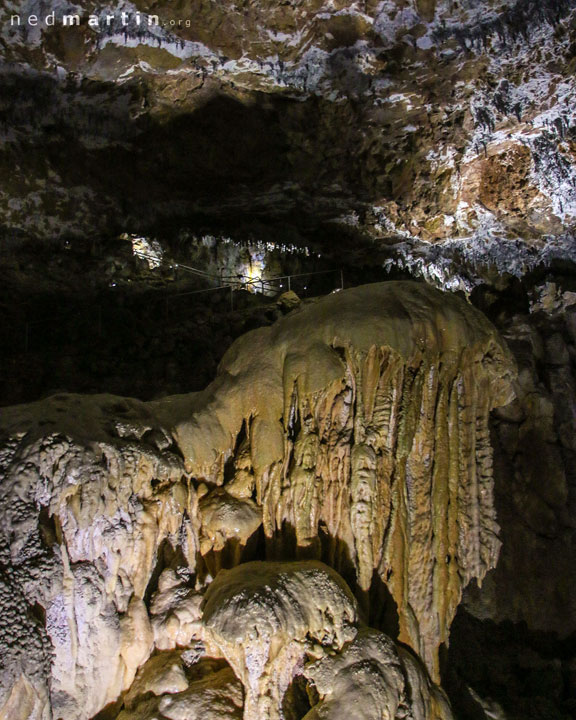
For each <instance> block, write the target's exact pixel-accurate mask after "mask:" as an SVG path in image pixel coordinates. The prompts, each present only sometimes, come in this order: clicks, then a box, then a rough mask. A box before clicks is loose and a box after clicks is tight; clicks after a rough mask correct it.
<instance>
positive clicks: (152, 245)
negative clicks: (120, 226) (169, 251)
mask: <svg viewBox="0 0 576 720" xmlns="http://www.w3.org/2000/svg"><path fill="white" fill-rule="evenodd" d="M121 237H122V239H123V240H130V242H131V243H132V252H133V254H134V255H136V257H139V258H142V260H146V262H147V263H148V267H149V268H150V270H154V269H155V268H158V267H160V265H161V264H162V257H163V255H164V251H163V250H162V246H161V245H160V243H159V242H158V241H157V240H148V238H145V237H138V236H137V235H128V234H127V233H124V235H122V236H121Z"/></svg>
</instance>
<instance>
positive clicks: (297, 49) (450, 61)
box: [0, 0, 576, 252]
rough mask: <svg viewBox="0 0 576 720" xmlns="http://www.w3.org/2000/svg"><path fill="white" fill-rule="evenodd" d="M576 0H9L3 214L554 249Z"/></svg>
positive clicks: (562, 190)
mask: <svg viewBox="0 0 576 720" xmlns="http://www.w3.org/2000/svg"><path fill="white" fill-rule="evenodd" d="M573 6H574V4H573V2H571V0H544V1H543V2H540V3H535V2H532V1H531V0H515V1H512V0H506V2H503V3H496V2H493V1H492V0H490V2H483V3H475V2H461V3H458V5H456V4H455V3H452V2H448V1H447V0H439V1H438V2H419V1H416V0H411V1H410V2H407V3H404V2H399V1H396V0H388V1H387V2H371V1H370V2H362V3H360V2H354V3H344V2H326V3H324V2H317V1H316V0H307V1H305V2H300V1H298V2H289V3H286V4H282V5H278V4H277V3H275V2H267V1H264V2H258V3H244V2H242V3H233V2H230V3H204V2H196V1H192V0H190V1H187V2H178V3H173V2H170V3H168V2H162V0H159V1H157V2H140V1H138V2H134V3H126V2H122V3H111V4H109V5H106V6H105V5H104V4H102V3H100V2H94V3H91V4H90V6H89V7H85V8H84V9H83V10H81V9H80V8H78V7H76V6H74V5H73V4H72V3H69V2H67V0H59V2H58V3H57V4H56V7H55V10H56V22H55V26H54V27H45V26H44V24H43V22H42V21H41V22H40V23H39V25H38V27H36V28H32V27H29V26H26V23H25V22H23V24H22V25H21V26H20V27H10V24H9V22H7V21H8V13H9V12H10V13H12V12H14V13H16V12H19V13H20V14H21V15H22V16H23V18H24V19H25V18H26V17H27V16H28V15H29V14H31V13H36V14H37V15H38V16H39V17H40V18H44V16H45V15H46V12H45V10H44V7H45V6H44V5H43V3H40V2H34V1H29V0H26V2H24V1H23V0H22V1H20V2H12V3H10V7H9V8H6V10H5V23H4V25H3V28H2V32H1V34H0V43H1V52H2V55H3V58H4V60H5V63H6V66H5V70H4V72H3V73H2V76H1V78H0V83H1V85H2V87H3V89H4V94H5V96H6V97H7V98H9V99H10V105H9V106H7V107H5V108H4V130H3V132H4V137H5V139H6V144H5V147H4V148H3V151H2V153H1V154H0V166H1V167H5V168H6V169H7V170H8V169H9V170H10V171H11V172H10V173H9V178H10V180H9V182H8V183H7V184H6V186H5V187H4V188H3V192H2V195H1V196H0V209H1V211H2V217H3V218H4V222H5V224H6V227H7V228H11V229H18V230H20V231H22V232H24V233H27V234H29V235H31V236H34V237H43V238H49V237H51V236H52V235H53V234H54V233H55V232H56V233H61V232H66V233H69V234H73V235H82V233H83V232H86V233H88V234H91V235H94V234H98V233H102V232H110V231H116V230H118V231H120V232H123V231H125V230H126V229H127V227H128V229H136V228H137V227H140V229H143V228H145V227H150V225H151V224H153V223H154V222H156V221H157V220H166V219H173V218H180V219H182V218H190V217H194V216H196V215H197V214H198V213H201V214H202V215H204V216H209V217H211V218H216V219H222V218H223V217H230V216H233V217H239V216H240V217H243V216H246V215H250V214H257V215H258V216H260V217H265V218H279V217H282V218H286V217H289V218H291V220H292V221H294V222H296V223H299V222H300V223H303V224H305V223H309V222H313V223H315V224H321V223H322V222H324V221H326V220H337V221H339V222H341V223H344V224H349V225H350V224H351V225H354V226H356V227H358V228H360V229H361V230H362V231H363V232H365V233H366V234H368V235H369V236H371V237H373V238H374V239H375V240H376V241H377V242H380V241H390V239H394V238H398V236H405V237H407V238H412V239H415V240H417V241H432V242H439V243H443V242H444V241H446V240H453V239H458V240H459V245H460V246H462V247H464V248H467V247H470V246H473V247H475V248H476V249H477V250H478V252H481V250H482V246H483V242H484V241H486V240H487V239H488V240H493V239H495V238H500V239H504V240H505V239H509V240H516V239H518V240H519V241H520V244H522V245H524V244H527V245H529V246H534V247H536V248H537V249H540V250H542V246H543V245H544V244H546V243H547V242H550V238H551V236H561V235H562V234H563V233H565V232H566V231H567V230H570V229H571V228H572V227H573V225H574V222H575V218H576V195H575V182H576V171H575V168H574V127H575V120H574V80H573V70H574V63H573V57H572V56H573V53H572V46H573V42H574V32H575V24H574V23H575V20H574V13H573ZM121 10H125V11H127V12H128V13H129V16H130V22H129V23H128V25H127V26H126V27H123V26H122V23H121V18H120V12H121ZM136 10H139V11H141V12H142V13H143V16H142V17H143V19H144V21H146V18H147V15H146V13H151V14H155V15H157V16H158V18H159V21H160V26H158V27H151V28H150V27H148V26H147V24H146V22H144V23H143V24H142V25H141V26H137V25H136V21H135V12H136ZM66 12H79V13H80V15H82V22H81V23H80V26H79V27H77V28H76V27H74V28H70V27H68V28H63V27H62V23H61V18H62V16H63V14H65V13H66ZM89 12H92V13H95V14H97V15H98V16H99V18H100V19H101V23H102V25H101V26H100V27H99V28H98V29H96V28H90V27H88V26H87V19H88V13H89ZM107 12H112V13H113V14H114V15H115V19H114V22H113V23H112V24H111V25H109V26H108V25H106V23H105V20H104V17H105V14H106V13H107ZM178 20H180V21H182V24H181V25H180V26H178V24H177V23H178ZM173 21H174V22H175V23H176V24H174V25H173V24H171V23H172V22H173ZM187 21H188V24H189V27H187V26H186V22H187ZM32 91H34V92H35V93H36V98H37V99H36V102H35V105H34V106H33V107H31V105H30V102H29V97H30V93H31V92H32ZM54 130H55V132H54ZM42 145H43V146H44V147H46V150H44V151H43V152H40V153H39V152H37V151H36V152H31V151H30V150H31V148H34V149H35V150H36V149H37V148H38V147H39V146H42ZM511 159H514V161H515V162H518V168H517V169H516V170H514V171H513V173H512V174H513V175H514V177H509V173H508V172H507V170H506V168H508V167H510V165H509V163H510V161H511ZM79 167H84V168H87V170H88V171H87V172H79V171H78V168H79ZM482 179H484V180H486V179H490V182H491V183H493V184H494V188H493V192H492V193H491V194H492V195H494V198H493V200H494V201H490V200H489V202H488V203H486V202H485V200H486V193H485V192H484V190H483V181H482ZM504 195H505V196H506V199H503V198H504ZM498 198H500V200H498ZM127 208H130V210H129V211H128V210H127ZM32 210H33V212H31V211H32ZM39 210H41V212H40V211H39ZM552 245H554V242H552Z"/></svg>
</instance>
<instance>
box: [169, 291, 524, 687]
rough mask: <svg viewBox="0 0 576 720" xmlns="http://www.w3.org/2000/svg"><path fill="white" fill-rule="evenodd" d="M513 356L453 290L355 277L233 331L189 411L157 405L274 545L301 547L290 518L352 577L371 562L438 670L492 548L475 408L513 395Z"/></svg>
mask: <svg viewBox="0 0 576 720" xmlns="http://www.w3.org/2000/svg"><path fill="white" fill-rule="evenodd" d="M512 366H513V363H512V360H511V358H510V355H509V353H508V351H507V349H506V348H505V346H503V344H502V343H501V342H500V341H499V339H498V337H497V334H496V333H495V331H494V329H493V328H492V326H491V325H490V324H489V322H488V321H487V320H486V318H485V317H484V316H483V315H481V314H480V313H479V312H477V311H476V310H474V309H473V308H472V307H470V306H468V305H466V304H465V303H463V302H461V301H460V300H458V299H457V298H454V297H453V296H449V295H446V294H443V293H439V292H437V291H435V290H432V289H430V288H428V287H426V286H424V285H416V284H414V283H402V282H399V283H394V282H391V283H382V284H376V285H366V286H363V287H359V288H354V289H352V290H348V291H347V292H346V293H344V294H342V295H339V294H335V295H332V296H329V297H328V298H324V299H323V300H321V301H320V302H318V303H317V304H315V305H312V306H310V307H308V308H304V309H303V310H302V311H300V312H298V313H295V314H293V315H291V316H289V317H287V318H286V319H284V320H282V321H280V322H278V323H277V324H276V325H274V326H273V327H272V328H265V329H262V330H257V331H255V332H253V333H250V334H249V335H247V336H245V337H244V338H241V339H240V340H239V341H237V342H236V343H235V344H234V346H233V347H232V349H231V350H230V351H229V352H228V353H227V355H226V356H225V357H224V359H223V361H222V363H221V366H220V369H219V374H218V378H217V379H216V381H215V383H214V384H213V385H212V386H210V387H209V388H208V389H207V390H206V391H205V394H204V395H203V397H202V398H201V399H200V402H199V405H198V408H199V409H198V411H197V412H196V413H195V414H191V413H190V412H188V411H187V410H186V405H185V404H184V408H182V407H180V408H179V407H178V406H179V405H181V403H182V401H178V400H177V399H175V400H173V401H171V402H170V401H169V402H168V403H166V404H165V405H164V406H163V408H162V412H163V413H167V410H168V408H170V407H171V408H172V412H171V418H172V426H171V432H172V433H173V435H174V437H175V438H176V439H177V442H178V444H179V446H180V447H181V448H182V450H183V453H184V456H185V458H186V463H187V469H188V470H189V471H190V472H191V473H193V474H194V475H195V476H196V477H198V476H201V477H202V478H205V479H206V480H209V481H210V482H212V483H214V484H217V485H220V484H222V483H225V484H226V487H227V488H230V492H234V491H235V490H236V489H237V488H238V487H242V488H244V492H246V488H249V491H251V492H253V494H254V496H255V498H256V500H257V502H258V504H259V505H261V506H262V510H263V525H264V530H265V533H266V535H267V536H268V537H269V538H274V537H280V539H281V542H280V548H279V550H278V552H279V554H280V556H282V557H285V556H286V553H290V552H296V553H298V550H296V551H294V550H290V549H287V546H286V543H285V537H286V536H287V535H288V534H289V532H290V534H292V533H293V535H294V536H295V541H296V546H297V548H299V549H301V550H300V553H301V554H303V555H308V556H310V555H312V556H317V557H321V558H322V559H323V560H325V561H326V562H328V564H329V565H331V566H332V567H334V568H336V569H338V570H339V571H344V570H347V569H348V568H347V565H348V564H351V565H352V566H353V567H354V569H355V571H356V573H357V579H358V585H359V587H360V588H361V589H363V590H365V591H367V590H368V589H369V588H370V585H371V583H372V577H373V574H374V572H376V573H377V575H378V576H379V577H380V578H381V579H382V581H383V582H384V583H385V584H386V585H387V586H388V588H389V590H390V592H391V593H392V596H393V598H394V600H395V602H396V604H397V606H398V614H399V621H400V638H401V639H402V640H403V641H405V642H407V643H409V644H410V645H411V646H412V647H414V648H415V649H416V650H417V652H418V653H419V654H420V656H421V657H422V658H423V659H424V660H425V662H426V664H427V665H428V667H429V669H430V670H431V672H432V673H433V675H434V676H435V677H437V650H438V647H439V645H440V644H441V643H442V642H444V641H445V640H446V639H447V631H448V627H449V624H450V621H451V619H452V617H453V615H454V612H455V610H456V607H457V604H458V602H459V600H460V596H461V590H462V588H463V587H464V586H465V585H466V584H467V583H468V582H469V580H470V579H471V578H474V577H476V578H478V579H479V580H481V579H482V577H483V576H484V574H485V573H486V571H487V570H488V569H489V568H491V567H493V566H494V564H495V562H496V559H497V555H498V548H499V541H498V538H497V530H498V528H497V525H496V521H495V514H494V509H493V505H492V460H491V458H492V453H491V446H490V440H489V432H488V416H489V412H490V410H491V409H492V407H494V406H497V405H503V404H506V403H507V402H508V401H509V400H510V399H511V392H512V391H511V379H512ZM182 410H184V412H185V417H184V418H183V419H182V420H181V421H178V420H176V421H175V422H174V418H175V417H176V416H177V415H178V414H180V415H181V414H182ZM235 449H236V451H235ZM235 452H236V453H237V455H235ZM247 455H248V456H249V458H250V463H248V464H249V467H247V462H246V456H247ZM235 457H240V458H241V459H242V468H241V469H238V472H237V473H236V475H235V476H234V477H233V478H232V479H231V480H230V481H229V482H227V481H225V478H224V475H225V473H224V465H225V463H226V462H228V463H230V462H233V461H234V459H235ZM288 531H289V532H288ZM320 537H321V540H320ZM271 552H272V553H273V552H274V550H273V549H272V550H271Z"/></svg>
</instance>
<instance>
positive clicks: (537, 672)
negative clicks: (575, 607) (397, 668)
mask: <svg viewBox="0 0 576 720" xmlns="http://www.w3.org/2000/svg"><path fill="white" fill-rule="evenodd" d="M575 659H576V633H572V634H571V635H569V636H568V637H566V638H560V637H559V636H558V635H557V634H555V633H552V632H544V631H537V630H532V629H530V628H529V627H528V625H527V624H526V623H525V622H517V623H514V622H512V621H509V620H505V621H502V622H494V621H493V620H482V619H479V618H477V617H474V616H473V615H471V614H470V613H468V612H467V611H466V610H465V609H464V607H463V606H462V605H460V607H459V608H458V612H457V614H456V617H455V618H454V621H453V623H452V626H451V629H450V645H449V647H446V646H442V647H441V651H440V664H441V677H442V686H443V687H444V689H445V690H446V692H447V694H448V696H449V698H450V702H451V704H452V707H453V710H454V713H455V716H456V717H457V718H462V719H464V718H466V719H468V718H470V720H484V719H485V717H486V712H487V711H486V710H485V709H484V708H483V707H482V703H481V702H480V698H482V701H483V703H485V704H486V706H487V708H488V712H490V711H491V712H495V713H497V712H502V711H503V712H504V714H505V716H506V717H507V718H510V719H511V720H540V719H541V718H542V717H546V718H550V719H551V720H566V718H569V717H575V716H576V679H575V678H574V674H573V670H572V668H573V666H574V661H575ZM498 708H500V709H501V710H499V709H498Z"/></svg>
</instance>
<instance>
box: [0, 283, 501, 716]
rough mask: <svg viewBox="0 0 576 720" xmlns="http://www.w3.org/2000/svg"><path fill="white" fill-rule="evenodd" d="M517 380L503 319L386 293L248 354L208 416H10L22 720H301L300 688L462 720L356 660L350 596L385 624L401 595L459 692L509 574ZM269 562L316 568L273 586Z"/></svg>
mask: <svg viewBox="0 0 576 720" xmlns="http://www.w3.org/2000/svg"><path fill="white" fill-rule="evenodd" d="M513 376H514V363H513V361H512V359H511V356H510V354H509V352H508V350H507V349H506V347H505V345H504V344H503V342H502V341H501V340H500V338H499V336H498V334H497V332H496V331H495V329H494V328H493V327H492V326H491V324H490V323H489V322H488V321H487V320H486V318H485V317H484V316H483V315H482V314H481V313H479V312H478V311H476V310H474V309H473V308H472V307H471V306H469V305H467V304H466V303H464V302H463V301H462V300H459V299H457V298H456V297H454V296H452V295H447V294H444V293H441V292H439V291H436V290H433V289H431V288H429V287H426V286H424V285H419V284H415V283H384V284H375V285H369V286H368V285H367V286H363V287H358V288H355V289H352V290H348V291H345V292H342V293H335V294H333V295H330V296H328V297H326V298H323V299H322V300H319V301H317V302H316V303H313V304H311V305H307V306H304V307H301V308H298V309H297V310H296V311H294V312H293V313H291V314H290V315H288V316H286V317H285V318H283V319H281V320H279V321H278V322H277V323H276V324H274V325H273V326H271V327H268V328H262V329H260V330H256V331H254V332H252V333H250V334H248V335H246V336H245V337H243V338H241V339H240V340H239V341H237V342H236V343H235V344H234V345H233V347H232V348H231V349H230V351H229V352H228V353H227V354H226V355H225V357H224V359H223V360H222V362H221V365H220V368H219V372H218V375H217V377H216V379H215V380H214V382H213V383H212V384H211V385H210V386H209V387H208V388H206V390H205V391H203V392H201V393H196V394H192V395H188V396H178V397H169V398H166V399H164V400H160V401H156V402H150V403H143V402H139V401H136V400H130V399H126V398H119V397H113V396H93V397H89V396H86V397H82V396H77V395H56V396H54V397H51V398H48V399H47V400H43V401H40V402H38V403H33V404H31V405H28V406H17V407H13V408H7V409H4V410H3V411H2V419H1V429H2V454H1V468H2V483H1V484H0V516H1V528H2V530H1V535H0V563H1V564H0V570H1V576H0V577H1V582H2V610H3V612H2V617H1V619H0V623H1V626H2V633H1V636H0V643H1V645H2V651H1V653H0V657H1V662H2V673H1V674H0V691H1V694H0V707H2V710H1V711H0V717H2V713H3V714H4V715H3V716H4V717H10V718H18V720H20V718H22V720H24V718H35V719H36V718H38V719H40V718H42V720H45V719H47V718H48V717H50V712H51V713H52V716H53V717H54V718H63V720H88V719H89V718H92V717H94V716H95V715H96V714H97V713H99V712H100V711H101V710H102V709H103V708H105V707H106V706H109V707H116V706H117V709H118V710H120V707H121V704H122V702H124V705H125V707H124V709H123V710H122V715H121V717H122V719H123V720H125V719H126V720H127V719H128V718H144V717H146V718H148V717H155V713H156V714H160V715H162V716H164V717H166V718H169V719H170V720H183V719H184V718H188V717H196V715H195V714H194V713H200V712H204V711H206V713H208V714H206V715H203V717H204V716H206V717H211V715H210V714H209V713H210V712H212V714H213V716H214V717H216V716H218V717H239V716H240V714H241V712H242V707H243V708H244V710H243V712H244V717H246V718H248V719H249V720H256V717H257V716H258V713H261V715H260V717H262V718H263V717H270V718H273V717H281V716H282V712H283V709H282V705H281V700H282V697H283V695H284V692H285V690H286V688H287V687H288V685H289V684H290V682H291V680H292V677H293V675H294V673H295V672H296V669H298V671H302V673H303V676H304V677H305V678H308V681H309V682H310V683H312V684H314V685H315V686H316V691H315V692H316V693H317V694H316V695H315V696H314V697H313V702H314V706H313V707H312V709H311V710H310V713H311V715H310V717H311V718H316V717H318V718H324V717H329V718H339V717H340V716H341V715H339V714H338V713H341V712H344V711H343V710H341V709H339V708H343V707H344V705H342V704H341V703H342V702H343V701H341V699H339V698H341V695H342V693H343V692H344V690H345V688H350V692H351V693H352V696H353V695H354V693H362V692H363V690H362V688H363V687H368V685H369V686H370V688H372V687H374V693H375V696H377V697H378V698H379V699H378V703H379V704H378V705H377V706H378V707H380V708H381V715H379V717H390V718H392V717H397V716H398V717H404V716H405V715H402V714H400V715H397V712H398V713H399V712H400V710H399V709H398V708H401V707H405V706H407V705H406V704H408V705H409V706H410V707H412V709H413V710H412V712H413V713H414V717H415V718H444V717H448V712H449V711H448V709H447V705H446V702H445V701H444V699H443V696H442V695H441V694H438V692H439V691H436V690H434V689H433V686H432V685H431V684H430V680H428V679H426V676H425V674H423V671H422V670H421V669H420V666H419V664H418V662H417V661H416V660H413V659H412V658H411V657H410V656H408V655H406V653H404V651H396V650H395V649H393V646H392V645H391V644H390V642H389V641H388V640H387V639H386V638H385V637H384V636H381V635H379V634H378V633H376V634H374V633H372V634H371V632H372V631H370V632H368V631H362V632H361V633H360V634H358V635H357V636H356V633H357V628H358V627H359V624H358V611H357V610H356V609H355V608H356V601H355V600H354V598H353V596H352V594H351V592H350V590H349V589H348V588H347V587H346V585H345V583H344V581H343V580H342V579H341V578H339V577H338V575H337V574H336V572H339V573H341V574H342V575H344V576H345V577H347V578H348V579H349V581H350V583H351V585H352V588H353V590H354V591H355V592H356V595H357V597H358V600H359V602H360V605H361V608H362V612H363V613H364V615H365V616H366V617H368V618H369V617H371V616H372V617H376V613H375V608H374V605H375V604H376V605H377V606H379V603H380V602H381V600H382V594H381V592H382V588H384V587H385V588H387V591H386V592H387V593H388V595H389V596H391V598H393V602H394V604H395V606H396V608H397V614H398V620H399V628H400V633H399V639H400V640H401V641H402V642H405V643H407V644H408V645H410V646H411V647H412V648H413V650H414V651H415V652H416V653H417V654H418V655H419V656H420V657H421V658H422V660H423V661H424V663H425V664H426V666H427V668H428V671H429V672H430V674H431V676H432V678H433V679H435V680H437V679H438V648H439V646H440V644H441V643H443V642H447V640H448V631H449V627H450V623H451V621H452V618H453V616H454V613H455V611H456V608H457V605H458V603H459V601H460V598H461V594H462V590H463V588H464V587H465V586H466V584H467V583H468V582H469V581H470V580H471V579H472V578H476V579H478V580H479V581H481V579H482V578H483V576H484V575H485V573H486V572H487V570H488V569H489V568H491V567H493V566H494V564H495V562H496V559H497V556H498V549H499V540H498V527H497V524H496V519H495V514H494V507H493V487H492V484H493V480H492V450H491V445H490V438H489V433H488V416H489V413H490V410H491V409H492V408H494V407H497V406H500V405H505V404H507V403H508V402H509V401H510V400H511V398H512V384H511V383H512V380H513ZM259 528H260V529H259ZM251 557H266V558H268V559H269V560H278V559H282V560H290V559H292V560H295V561H297V562H295V563H294V564H288V565H286V566H276V565H274V564H271V565H265V566H260V567H261V568H262V567H263V569H261V570H258V571H256V570H255V571H254V574H253V575H252V573H251V566H250V565H248V564H246V560H249V559H250V558H251ZM310 558H316V559H317V560H322V561H324V562H325V563H327V564H328V565H329V566H330V567H331V568H332V570H330V569H329V568H323V566H321V565H318V563H317V562H316V563H315V562H312V563H311V562H310V561H309V560H306V559H310ZM305 560H306V562H305ZM238 563H241V564H240V565H238ZM227 566H228V567H233V566H236V568H235V569H233V570H228V571H226V570H221V568H223V567H224V568H225V567H227ZM283 567H284V570H282V568H283ZM335 571H336V572H335ZM214 575H215V579H213V577H214ZM259 588H266V592H264V590H263V589H259ZM379 593H380V594H379ZM306 598H312V599H313V601H312V602H308V600H307V599H306ZM375 598H377V602H375ZM388 602H391V601H390V598H388ZM252 610H254V611H255V613H256V614H255V615H254V616H252V615H251V612H252ZM322 613H324V614H322ZM254 628H256V630H257V632H258V633H259V634H261V636H262V637H260V635H259V636H258V637H259V639H258V638H255V636H254ZM355 637H356V639H354V638H355ZM262 638H264V640H263V639H262ZM284 640H285V641H286V642H284ZM351 641H353V642H352V645H350V644H348V645H347V643H350V642H351ZM202 642H205V643H206V646H207V647H208V648H209V652H210V653H212V654H213V655H219V656H221V657H222V656H223V657H224V658H225V659H226V660H227V661H228V662H229V663H230V666H231V667H232V669H233V671H234V673H235V675H236V677H237V678H238V680H240V681H241V682H242V683H243V687H244V691H243V694H244V701H243V700H242V698H241V696H242V692H241V691H240V689H239V685H238V680H236V679H235V677H234V676H233V675H232V673H231V672H230V669H229V668H228V666H227V665H226V664H225V663H222V662H220V664H218V663H216V664H214V663H215V661H212V660H210V659H209V656H208V657H207V658H205V659H203V660H201V658H202V657H203V656H204V655H205V651H204V650H203V649H202V647H200V646H199V645H198V644H199V643H200V644H201V643H202ZM254 643H256V644H255V645H254V648H256V649H254V648H252V645H253V644H254ZM263 643H264V644H266V643H268V644H267V645H266V647H267V649H266V651H265V650H264V649H263V647H264V645H263ZM317 646H318V647H320V648H322V647H323V646H326V647H329V648H330V649H331V650H330V652H331V653H333V652H336V653H339V652H340V651H341V655H335V656H334V657H333V658H332V656H331V655H330V653H329V654H328V655H326V654H325V652H324V651H322V652H320V654H319V655H318V647H317ZM250 648H252V649H253V651H254V652H253V655H250ZM154 649H155V651H156V653H158V654H157V655H152V656H151V654H152V652H153V651H154ZM398 652H399V654H398ZM166 653H168V654H169V653H172V655H166ZM315 653H316V655H315ZM329 655H330V656H329ZM166 657H169V658H172V659H168V660H166V661H165V660H164V659H156V658H166ZM314 657H315V658H316V663H317V664H314V665H311V666H306V668H305V663H306V662H308V661H309V660H311V659H312V658H314ZM149 658H150V659H149ZM362 658H364V659H362ZM151 663H152V664H151ZM275 663H278V666H276V664H275ZM358 664H359V665H360V666H361V667H362V668H364V669H363V670H362V672H361V673H360V675H359V676H358V678H357V682H358V684H357V686H356V685H355V683H356V680H355V679H354V678H356V671H355V669H354V668H355V667H356V665H358ZM399 668H404V669H403V670H402V671H401V670H400V669H399ZM352 686H353V687H352ZM371 691H372V690H371ZM124 693H127V694H126V695H124ZM150 693H151V695H150ZM123 698H124V700H123ZM118 703H120V704H118ZM115 704H116V705H115ZM209 707H210V708H212V710H207V709H206V708H209ZM263 707H266V709H265V710H262V708H263ZM416 707H418V708H420V709H419V710H414V708H416ZM202 708H204V710H202ZM214 708H220V709H216V710H215V709H214ZM256 708H259V710H257V709H256ZM370 712H371V711H368V710H367V711H366V713H368V714H365V716H363V717H366V718H371V717H373V715H370V714H369V713H370ZM402 712H404V711H402ZM214 713H216V714H214ZM217 713H221V714H219V715H218V714H217Z"/></svg>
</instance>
